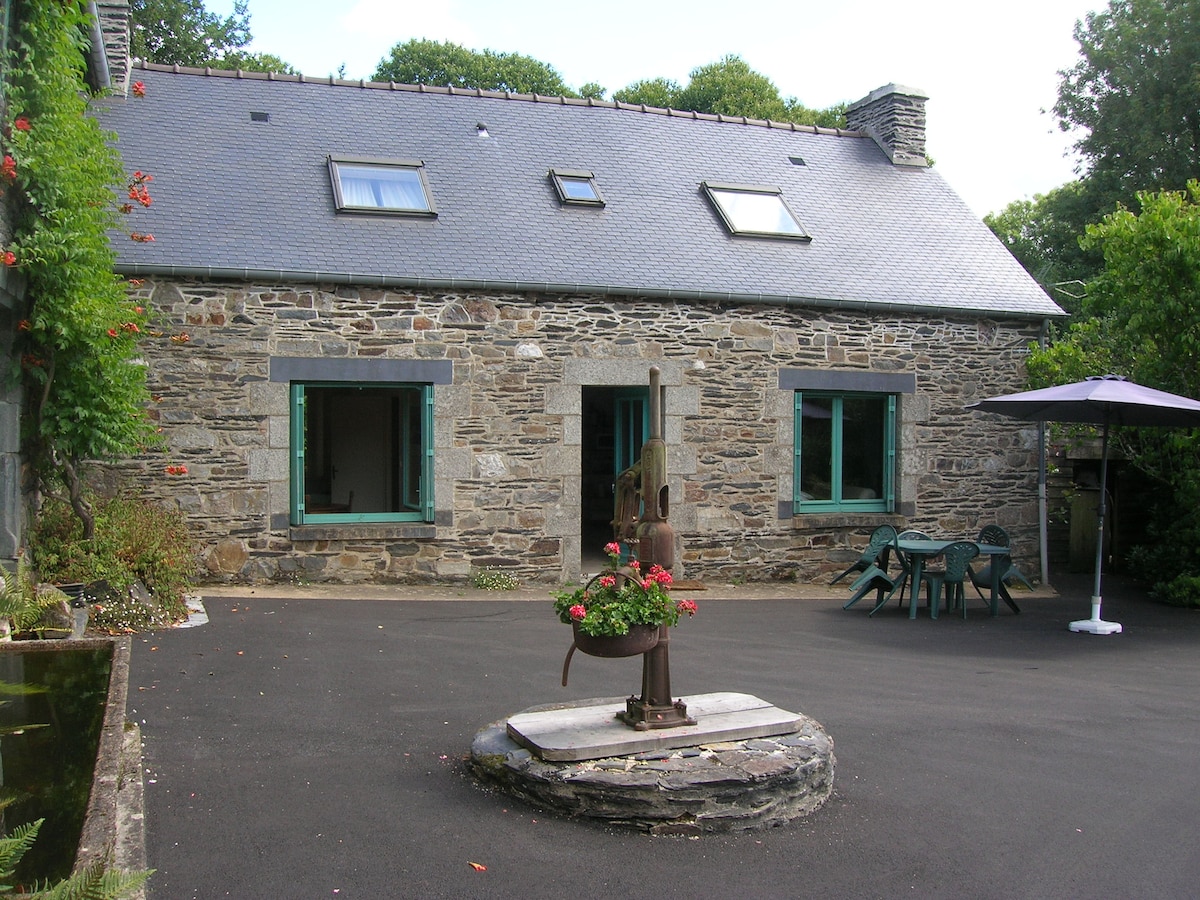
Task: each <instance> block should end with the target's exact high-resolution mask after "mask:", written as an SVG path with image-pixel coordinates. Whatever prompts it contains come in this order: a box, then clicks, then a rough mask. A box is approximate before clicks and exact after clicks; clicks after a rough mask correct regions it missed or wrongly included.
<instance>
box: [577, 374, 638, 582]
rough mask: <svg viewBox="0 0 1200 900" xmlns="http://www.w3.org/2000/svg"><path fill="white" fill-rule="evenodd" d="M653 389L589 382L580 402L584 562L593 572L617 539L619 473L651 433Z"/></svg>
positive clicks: (600, 565)
mask: <svg viewBox="0 0 1200 900" xmlns="http://www.w3.org/2000/svg"><path fill="white" fill-rule="evenodd" d="M649 407H650V403H649V388H646V387H601V386H585V387H584V388H583V402H582V413H583V415H582V420H583V422H582V434H581V438H582V442H583V448H582V449H583V452H582V454H581V464H582V472H581V474H582V476H583V477H582V483H581V491H582V497H581V498H580V499H581V503H580V508H581V512H580V522H579V534H580V537H581V539H582V541H583V552H582V560H581V562H582V567H583V571H585V572H595V571H597V570H599V569H600V568H602V567H603V566H604V564H605V563H606V562H607V560H606V559H605V557H604V552H603V551H604V545H605V544H607V543H608V542H609V541H611V540H612V539H613V529H612V519H613V503H614V501H615V499H616V493H615V492H616V480H617V475H618V474H619V473H620V472H623V471H624V470H625V469H627V468H629V467H630V466H631V465H633V464H634V463H635V462H637V461H638V460H639V459H640V458H641V454H642V445H643V444H644V443H645V442H646V439H647V437H648V436H649V434H650V409H649Z"/></svg>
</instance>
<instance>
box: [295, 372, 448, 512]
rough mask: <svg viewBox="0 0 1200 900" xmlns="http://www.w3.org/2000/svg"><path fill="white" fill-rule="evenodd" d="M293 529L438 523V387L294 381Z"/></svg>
mask: <svg viewBox="0 0 1200 900" xmlns="http://www.w3.org/2000/svg"><path fill="white" fill-rule="evenodd" d="M290 426H291V434H290V438H291V440H290V445H291V471H290V480H291V522H292V524H293V525H305V524H333V523H343V524H348V523H356V522H432V521H433V387H432V385H429V384H400V383H390V384H389V383H378V382H365V383H364V382H342V381H293V382H291V415H290Z"/></svg>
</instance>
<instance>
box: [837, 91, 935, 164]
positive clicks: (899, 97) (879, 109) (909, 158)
mask: <svg viewBox="0 0 1200 900" xmlns="http://www.w3.org/2000/svg"><path fill="white" fill-rule="evenodd" d="M928 99H929V96H928V95H927V94H926V93H925V92H924V91H919V90H916V89H915V88H909V87H904V86H902V85H898V84H888V85H884V86H883V87H881V88H876V89H875V90H873V91H871V93H869V94H867V96H865V97H863V98H862V99H861V100H859V101H858V102H857V103H852V104H851V105H850V108H849V109H847V110H846V124H847V126H848V127H849V128H850V129H851V130H853V131H861V132H863V133H865V134H869V135H870V136H871V137H872V138H873V139H874V141H875V143H877V144H878V145H879V146H880V148H881V149H882V150H883V152H884V153H886V154H887V155H888V159H890V160H891V161H892V162H893V163H894V164H895V165H897V166H926V165H928V164H929V163H928V161H927V160H926V159H925V101H926V100H928Z"/></svg>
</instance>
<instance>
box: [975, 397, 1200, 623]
mask: <svg viewBox="0 0 1200 900" xmlns="http://www.w3.org/2000/svg"><path fill="white" fill-rule="evenodd" d="M967 408H968V409H976V410H979V411H981V412H991V413H999V414H1000V415H1003V416H1012V417H1013V418H1017V419H1026V420H1029V421H1033V422H1077V423H1083V424H1088V425H1101V426H1103V435H1104V437H1103V441H1102V443H1101V448H1102V449H1101V451H1100V508H1099V511H1098V517H1099V523H1098V525H1097V529H1098V532H1099V534H1098V536H1097V539H1096V577H1095V587H1094V589H1093V591H1092V617H1091V618H1090V619H1081V620H1080V621H1077V622H1072V623H1071V624H1070V629H1071V630H1072V631H1085V632H1088V633H1090V634H1116V633H1117V632H1119V631H1120V630H1121V626H1120V624H1119V623H1117V622H1105V621H1104V620H1103V619H1101V618H1100V574H1101V569H1102V568H1103V562H1104V514H1105V510H1106V503H1105V486H1106V482H1107V481H1108V429H1109V427H1110V426H1112V425H1138V426H1144V425H1151V426H1177V427H1188V426H1191V427H1200V401H1196V400H1192V399H1190V398H1188V397H1181V396H1179V395H1178V394H1169V393H1167V392H1166V391H1157V390H1155V389H1154V388H1148V387H1145V386H1143V385H1140V384H1135V383H1134V382H1132V381H1127V380H1126V379H1125V378H1124V377H1123V376H1121V375H1092V376H1090V377H1089V378H1087V379H1086V380H1084V381H1077V382H1075V383H1074V384H1063V385H1059V386H1057V387H1048V388H1042V389H1041V390H1037V391H1023V392H1022V393H1019V394H1005V395H1003V396H1000V397H991V398H989V399H987V400H980V401H979V402H978V403H972V404H970V405H969V406H968V407H967Z"/></svg>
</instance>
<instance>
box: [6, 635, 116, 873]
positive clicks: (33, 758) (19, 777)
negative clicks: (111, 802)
mask: <svg viewBox="0 0 1200 900" xmlns="http://www.w3.org/2000/svg"><path fill="white" fill-rule="evenodd" d="M111 666H112V648H111V647H109V646H102V647H72V648H69V649H62V650H36V651H30V650H19V649H10V650H5V651H3V652H0V682H4V683H5V684H16V685H32V686H36V687H38V688H44V690H39V691H38V692H37V693H29V694H22V695H19V696H8V695H0V700H2V701H4V702H2V703H0V731H2V732H3V734H2V735H0V797H6V798H12V799H13V802H12V803H11V804H10V805H8V806H6V807H5V808H4V809H3V810H0V824H2V826H3V830H4V831H5V832H11V830H12V829H13V828H14V827H15V826H17V825H20V824H22V823H25V822H32V821H34V820H36V819H40V818H45V820H46V821H45V822H44V823H43V824H42V828H41V831H40V832H39V834H38V838H37V841H36V842H35V843H34V845H33V847H32V849H30V851H29V852H28V853H27V854H25V858H24V859H23V860H22V861H21V865H20V866H19V867H18V868H17V873H16V874H17V881H18V883H24V884H29V883H30V882H32V881H34V880H44V879H58V878H63V877H65V876H67V875H69V874H70V872H71V866H72V864H73V863H74V861H75V852H76V850H77V848H78V846H79V836H80V833H81V831H82V829H83V820H84V816H85V814H86V812H87V804H88V796H89V793H90V791H91V786H92V772H93V769H94V768H95V763H96V750H97V747H98V746H99V741H100V732H101V728H102V726H103V724H104V706H105V701H106V700H107V697H108V673H109V669H110V668H111ZM26 726H46V727H26ZM14 728H15V729H18V731H17V733H12V734H10V733H8V732H9V731H10V730H11V729H14Z"/></svg>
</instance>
